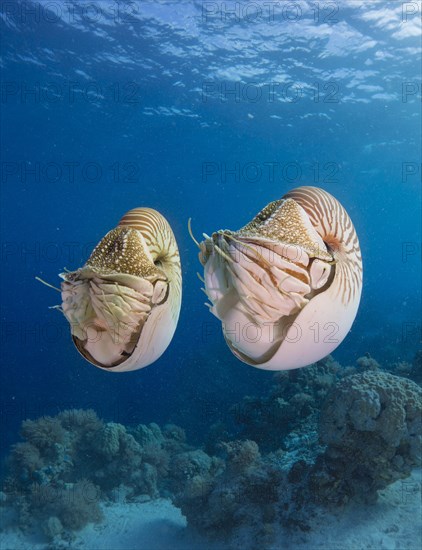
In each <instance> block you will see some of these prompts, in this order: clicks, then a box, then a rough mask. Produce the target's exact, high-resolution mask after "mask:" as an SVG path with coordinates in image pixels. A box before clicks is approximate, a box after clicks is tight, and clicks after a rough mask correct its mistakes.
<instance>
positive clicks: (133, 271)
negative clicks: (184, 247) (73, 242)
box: [61, 208, 182, 372]
mask: <svg viewBox="0 0 422 550" xmlns="http://www.w3.org/2000/svg"><path fill="white" fill-rule="evenodd" d="M61 277H62V278H63V279H64V281H63V282H62V285H61V286H62V311H63V313H64V315H65V317H66V318H67V320H68V321H69V323H70V326H71V333H72V338H73V342H74V344H75V346H76V348H77V349H78V351H79V352H80V353H81V355H82V356H83V357H84V358H85V359H87V360H88V361H89V362H90V363H92V364H94V365H95V366H97V367H99V368H102V369H106V370H109V371H114V372H122V371H129V370H136V369H140V368H143V367H145V366H147V365H149V364H151V363H153V362H154V361H155V360H156V359H158V358H159V357H160V356H161V355H162V353H163V352H164V351H165V349H166V348H167V346H168V345H169V343H170V341H171V339H172V337H173V334H174V332H175V330H176V326H177V322H178V318H179V313H180V306H181V299H182V276H181V265H180V257H179V251H178V247H177V243H176V239H175V237H174V234H173V231H172V229H171V227H170V225H169V223H168V222H167V220H166V219H165V218H164V217H163V216H162V215H161V214H160V213H159V212H157V211H156V210H153V209H151V208H135V209H133V210H130V211H129V212H127V213H126V214H125V215H124V216H123V217H122V219H121V220H120V222H119V224H118V226H117V227H116V228H115V229H112V230H111V231H109V232H108V233H107V234H106V235H105V236H104V237H103V238H102V239H101V241H100V242H99V243H98V245H97V246H96V247H95V248H94V250H93V252H92V253H91V255H90V257H89V259H88V260H87V262H86V264H85V265H84V266H83V267H81V268H80V269H77V270H76V271H73V272H66V273H62V274H61Z"/></svg>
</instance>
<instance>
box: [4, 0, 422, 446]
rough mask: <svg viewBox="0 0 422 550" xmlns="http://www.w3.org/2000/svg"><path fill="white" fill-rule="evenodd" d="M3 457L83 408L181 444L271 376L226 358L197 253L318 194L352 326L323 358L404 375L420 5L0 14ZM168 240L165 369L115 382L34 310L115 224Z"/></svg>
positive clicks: (412, 252)
mask: <svg viewBox="0 0 422 550" xmlns="http://www.w3.org/2000/svg"><path fill="white" fill-rule="evenodd" d="M1 8H2V12H1V17H2V21H1V25H2V58H1V71H2V98H1V115H2V124H1V142H2V152H1V156H2V161H1V167H2V176H1V177H2V181H1V199H2V200H1V206H0V208H1V230H2V258H1V303H0V307H1V326H2V329H1V330H2V332H1V340H2V342H1V343H2V355H1V365H2V368H1V373H0V375H1V380H0V382H1V391H2V396H1V404H2V415H3V418H2V420H3V438H2V447H3V448H2V452H3V454H4V453H6V452H7V450H8V448H9V445H10V444H11V443H14V442H15V441H16V440H17V439H18V430H19V425H20V423H21V421H22V420H24V419H25V418H28V417H30V418H35V417H38V416H41V415H44V414H56V413H57V412H58V411H60V410H63V409H66V408H72V407H76V408H93V409H95V410H96V411H97V412H98V414H99V416H101V417H102V418H104V419H106V420H114V421H116V422H122V423H124V424H130V423H139V422H144V423H147V422H158V423H160V424H161V423H164V422H167V421H172V422H175V423H183V425H184V427H185V428H186V430H187V432H188V434H189V438H190V440H192V441H197V442H200V441H201V435H202V434H203V433H204V431H205V430H206V429H207V427H208V426H209V425H210V424H211V423H212V421H215V419H216V418H217V417H218V411H221V410H223V409H224V407H229V406H230V405H231V404H232V403H235V402H236V401H238V400H239V399H241V398H242V397H243V396H244V395H247V394H254V395H256V394H260V393H262V392H264V391H265V389H266V388H267V387H268V384H269V383H270V381H271V377H272V373H268V372H265V371H259V370H257V369H254V368H252V367H249V366H247V365H245V364H243V363H241V362H239V361H237V360H236V358H235V357H234V356H232V354H231V353H230V351H229V349H228V348H227V347H226V345H225V343H224V339H223V336H222V334H221V329H220V324H219V323H218V321H217V320H216V319H214V318H213V317H212V316H211V315H210V314H209V313H208V311H207V308H206V307H204V305H203V302H204V296H203V294H202V293H201V290H200V287H201V283H200V281H199V280H198V278H197V276H196V272H197V271H201V265H200V264H199V262H198V259H197V253H198V250H197V248H196V246H195V244H194V243H193V242H192V240H191V239H190V236H189V233H188V230H187V220H188V218H192V227H193V231H194V234H195V235H196V237H197V238H200V237H201V235H202V233H203V232H205V233H208V234H210V233H211V232H213V231H215V230H217V229H220V228H228V229H237V228H239V227H241V226H242V225H244V224H245V223H247V222H248V221H249V220H250V219H251V218H252V217H253V216H254V215H255V214H256V213H257V212H258V211H259V210H260V209H261V208H263V207H264V206H265V205H266V204H267V203H268V202H270V201H272V200H275V199H277V198H280V197H281V196H282V195H283V194H284V193H286V192H287V191H288V190H290V189H292V188H294V187H297V186H299V185H316V186H319V187H322V188H324V189H326V190H327V191H329V192H330V193H332V194H333V195H334V196H335V197H336V198H337V199H338V200H340V202H341V203H342V204H343V205H344V206H345V208H346V209H347V211H348V212H349V214H350V216H351V217H352V219H353V222H354V224H355V227H356V230H357V233H358V236H359V239H360V244H361V248H362V254H363V260H364V287H363V295H362V301H361V306H360V309H359V312H358V316H357V318H356V321H355V323H354V325H353V328H352V330H351V332H350V334H349V335H348V337H347V338H346V340H345V341H344V342H343V343H342V344H341V346H340V347H339V348H338V349H337V350H336V351H335V352H334V357H335V359H337V360H338V361H339V362H340V363H341V364H343V365H352V364H354V362H355V360H356V359H357V358H358V357H360V356H362V355H363V354H365V353H369V354H370V355H371V356H373V357H375V358H376V359H377V360H378V361H380V362H382V363H384V364H388V363H393V362H399V361H411V360H412V358H413V357H414V355H415V353H416V351H417V350H418V348H419V346H420V334H421V324H420V323H421V322H420V306H421V289H420V277H421V271H420V266H421V261H420V259H421V247H420V241H421V236H420V221H421V210H420V209H421V164H420V147H421V135H420V122H421V80H420V78H421V67H420V45H421V41H420V15H421V12H420V9H421V7H420V4H419V3H417V2H389V1H377V0H369V1H367V0H348V1H344V2H339V3H337V2H331V1H330V2H318V3H315V2H311V1H310V0H297V1H293V2H281V1H280V2H265V3H264V2H247V1H243V0H242V1H239V2H231V1H227V2H205V1H204V2H200V1H190V2H187V1H186V2H185V1H184V2H177V1H172V0H165V1H161V0H160V1H152V0H149V1H144V0H142V1H117V0H116V1H114V0H95V1H94V0H93V1H89V2H88V1H86V2H85V1H81V0H78V1H76V0H68V1H66V2H65V1H63V2H62V1H57V0H56V1H53V2H50V1H49V2H30V1H20V0H16V1H14V2H7V1H2V2H1ZM137 206H149V207H153V208H156V209H157V210H159V211H160V212H162V213H163V214H164V215H165V216H166V218H167V219H168V221H169V222H170V224H171V226H172V228H173V231H174V233H175V235H176V239H177V241H178V244H179V248H180V253H181V260H182V269H183V293H184V295H183V305H182V312H181V317H180V321H179V325H178V328H177V331H176V334H175V336H174V339H173V341H172V343H171V345H170V346H169V348H168V349H167V351H166V352H165V354H164V355H163V356H162V357H161V358H160V359H159V360H158V361H157V362H156V363H155V364H153V365H151V366H149V367H147V368H146V369H144V370H140V371H135V372H131V373H125V374H112V373H107V372H103V371H101V370H99V369H96V368H95V367H93V366H92V365H90V364H88V363H87V362H86V361H84V360H83V359H82V357H81V356H79V354H78V353H77V351H76V350H75V349H74V347H73V344H72V341H71V338H70V334H69V328H68V324H67V322H66V320H65V319H64V318H63V316H62V315H61V314H60V313H59V312H58V311H55V310H50V309H49V306H54V305H56V304H58V303H60V296H59V294H58V293H57V292H55V291H54V290H52V289H49V288H47V287H45V286H43V285H41V284H39V283H38V282H37V281H36V280H35V277H36V276H39V277H41V278H43V279H44V280H45V281H48V282H49V283H51V284H53V285H55V286H58V284H59V278H58V273H60V272H62V271H63V268H68V269H71V270H73V269H76V268H78V267H80V266H81V265H83V263H84V262H85V261H86V259H87V258H88V256H89V254H90V252H91V250H92V248H93V246H94V245H95V244H96V243H97V242H98V241H99V240H100V238H101V237H102V236H103V235H104V234H105V233H106V232H107V231H108V230H110V229H112V228H113V227H115V226H116V224H117V222H118V220H119V219H120V217H121V216H122V215H123V214H124V213H125V212H126V211H127V210H129V209H131V208H134V207H137Z"/></svg>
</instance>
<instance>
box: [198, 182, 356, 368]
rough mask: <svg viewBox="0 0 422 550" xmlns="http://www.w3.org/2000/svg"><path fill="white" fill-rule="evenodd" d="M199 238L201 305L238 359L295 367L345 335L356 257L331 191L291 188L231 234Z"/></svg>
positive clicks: (352, 310)
mask: <svg viewBox="0 0 422 550" xmlns="http://www.w3.org/2000/svg"><path fill="white" fill-rule="evenodd" d="M204 238H205V240H204V241H202V242H201V243H200V244H199V247H200V253H199V259H200V262H201V263H202V265H203V267H204V284H205V289H204V290H205V293H206V295H207V297H208V299H209V301H210V302H211V303H210V304H207V305H208V306H209V308H210V311H211V312H212V313H213V314H214V315H215V316H216V317H217V318H218V319H219V320H220V321H221V322H222V328H223V334H224V337H225V340H226V342H227V344H228V346H229V348H230V349H231V351H232V352H233V353H234V355H236V356H237V357H238V358H239V359H240V360H242V361H243V362H245V363H248V364H249V365H253V366H254V367H258V368H261V369H267V370H288V369H295V368H299V367H304V366H307V365H309V364H311V363H314V362H315V361H318V360H320V359H322V358H323V357H325V356H326V355H328V354H329V353H331V352H332V351H333V350H334V349H335V348H336V347H337V346H338V345H339V344H340V343H341V342H342V340H343V339H344V338H345V337H346V335H347V333H348V332H349V330H350V328H351V326H352V324H353V321H354V319H355V317H356V313H357V310H358V307H359V301H360V296H361V291H362V256H361V251H360V247H359V240H358V237H357V234H356V231H355V228H354V226H353V223H352V220H351V219H350V217H349V215H348V214H347V212H346V210H345V209H344V207H343V206H342V205H341V204H340V203H339V202H338V201H337V200H336V199H335V198H334V197H333V196H332V195H330V194H329V193H327V192H326V191H324V190H322V189H319V188H317V187H298V188H297V189H293V190H292V191H289V192H288V193H287V194H286V195H284V196H283V197H282V198H281V199H279V200H275V201H274V202H271V203H269V204H268V205H267V206H266V207H265V208H264V209H263V210H261V211H260V212H259V213H258V214H257V215H256V216H255V217H254V218H253V219H252V221H250V222H249V223H248V224H246V225H245V226H244V227H242V228H241V229H239V230H238V231H229V230H220V231H217V232H215V233H212V235H211V237H209V236H208V235H206V234H204Z"/></svg>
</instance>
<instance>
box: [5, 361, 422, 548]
mask: <svg viewBox="0 0 422 550" xmlns="http://www.w3.org/2000/svg"><path fill="white" fill-rule="evenodd" d="M420 369H421V354H418V355H417V356H416V358H415V360H414V362H413V364H412V365H409V364H408V363H396V364H394V365H390V366H389V370H391V371H393V372H400V373H402V376H396V375H394V374H391V372H386V370H385V369H383V368H382V366H381V365H380V364H379V363H378V362H377V361H376V360H375V359H374V358H372V357H371V356H370V355H369V354H367V355H365V356H363V357H360V358H359V359H358V360H357V362H356V365H355V366H348V367H342V366H341V365H339V364H338V363H336V362H335V361H334V360H333V359H332V358H331V357H327V358H325V359H324V360H322V361H319V362H318V363H316V364H315V365H312V366H310V367H309V368H306V369H299V370H296V371H288V372H280V373H277V374H275V375H274V383H273V385H272V387H271V388H270V390H269V393H268V395H264V396H261V397H251V396H248V397H245V398H244V399H243V400H242V401H241V402H240V403H239V404H238V405H235V406H232V407H231V412H230V414H229V418H230V419H231V420H232V421H231V422H229V421H228V420H227V418H224V417H223V419H222V421H220V422H219V423H216V424H213V425H212V426H211V428H210V429H209V431H208V432H207V433H204V435H203V438H202V439H203V447H202V448H194V447H192V446H190V445H189V444H188V443H187V442H186V434H185V432H184V430H183V429H182V428H180V427H179V426H176V425H174V424H166V425H165V426H163V427H162V428H161V427H160V426H158V425H157V424H154V423H151V424H148V425H145V424H139V425H137V426H131V427H127V426H124V425H123V424H120V423H117V422H104V421H102V420H101V419H99V418H98V416H97V415H96V413H95V412H94V411H92V410H75V409H74V410H66V411H63V412H61V413H60V414H58V415H57V416H55V417H48V416H44V417H41V418H39V419H37V420H25V421H24V422H23V423H22V428H21V435H22V437H23V441H22V442H20V443H17V444H16V445H14V446H13V448H12V450H11V453H10V456H9V460H8V463H9V475H8V477H7V479H6V480H5V484H4V491H3V492H2V493H1V499H0V506H5V505H6V506H7V505H9V504H10V503H13V505H14V506H15V508H16V509H17V511H18V516H19V524H20V526H21V527H22V528H23V529H31V528H34V527H35V526H38V530H39V529H41V530H42V532H43V533H44V535H45V536H46V537H47V538H48V539H49V540H50V541H51V544H52V545H53V546H54V547H59V546H60V541H61V540H62V541H63V540H64V541H71V537H72V533H73V532H75V531H77V530H79V529H81V528H82V527H83V526H84V525H86V524H87V523H89V522H98V521H101V517H102V511H101V510H102V509H101V506H102V503H103V502H106V501H109V502H116V501H120V500H121V499H123V500H125V501H131V500H137V499H141V500H145V499H149V498H156V497H159V496H164V497H169V498H171V499H172V500H173V502H174V503H175V504H176V505H177V506H179V507H180V509H181V510H182V512H183V514H184V515H185V516H186V517H187V519H188V523H189V525H190V526H191V527H192V528H194V529H197V530H199V531H201V532H203V533H205V534H207V535H208V536H210V537H215V536H219V537H228V536H230V534H231V533H232V532H233V531H234V530H235V529H237V528H240V527H245V526H247V527H248V529H250V530H251V532H253V533H254V536H253V537H252V539H251V541H252V544H253V545H255V546H263V545H265V544H266V545H271V540H272V536H273V534H274V532H275V531H277V528H280V526H282V528H283V529H300V530H303V531H305V530H308V529H310V523H309V518H310V517H311V516H312V515H313V514H315V513H316V514H318V513H320V512H321V510H322V509H325V508H326V507H331V506H334V507H336V508H338V506H339V505H340V506H345V505H347V504H348V503H351V502H353V501H355V502H361V501H365V502H373V501H374V500H375V499H376V498H377V493H378V491H379V490H381V489H383V488H385V487H386V486H387V485H389V484H390V483H393V482H394V481H396V480H398V479H403V478H405V477H407V476H409V475H410V473H411V469H412V468H413V467H415V466H418V465H420V464H421V443H422V420H421V416H422V389H421V387H420V386H418V385H417V383H416V382H414V381H413V380H411V378H414V379H415V380H416V381H417V380H418V379H419V378H418V377H419V373H420Z"/></svg>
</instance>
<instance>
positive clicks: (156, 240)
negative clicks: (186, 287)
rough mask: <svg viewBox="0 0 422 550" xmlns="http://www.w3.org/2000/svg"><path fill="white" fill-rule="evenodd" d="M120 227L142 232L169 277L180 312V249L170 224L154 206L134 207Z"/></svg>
mask: <svg viewBox="0 0 422 550" xmlns="http://www.w3.org/2000/svg"><path fill="white" fill-rule="evenodd" d="M119 227H130V228H132V229H136V230H138V231H139V232H140V233H141V234H142V237H143V238H144V241H145V244H146V245H147V247H148V250H149V252H150V254H151V256H152V258H153V261H154V263H155V264H156V265H158V266H161V267H162V269H163V271H164V272H165V273H166V275H167V276H168V278H169V283H170V286H171V291H170V292H171V294H175V295H176V296H177V298H178V299H177V300H174V304H175V308H174V309H175V313H176V309H177V314H178V310H179V307H177V308H176V305H177V304H178V302H179V301H180V296H181V292H182V276H181V266H180V256H179V249H178V247H177V242H176V239H175V236H174V233H173V231H172V229H171V227H170V224H169V223H168V222H167V220H166V219H165V218H164V216H162V215H161V214H160V213H159V212H157V210H154V209H153V208H134V209H132V210H129V211H128V212H126V214H125V215H124V216H123V217H122V218H121V220H120V222H119Z"/></svg>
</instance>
